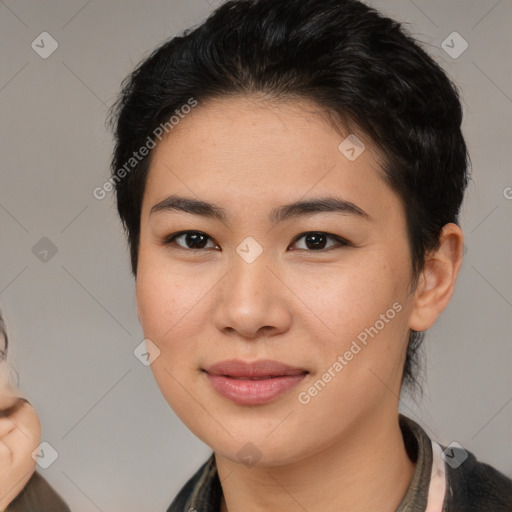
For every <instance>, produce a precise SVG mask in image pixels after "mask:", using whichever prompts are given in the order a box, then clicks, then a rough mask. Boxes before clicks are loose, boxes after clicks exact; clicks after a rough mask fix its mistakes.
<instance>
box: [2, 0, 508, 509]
mask: <svg viewBox="0 0 512 512" xmlns="http://www.w3.org/2000/svg"><path fill="white" fill-rule="evenodd" d="M218 3H219V2H215V3H214V2H213V0H212V1H211V3H207V2H206V1H205V0H166V1H164V0H151V1H146V2H136V1H134V0H130V1H125V2H121V1H120V0H108V1H99V0H90V1H87V0H73V1H66V2H65V1H64V0H51V1H45V2H41V1H39V2H38V1H35V0H8V1H7V2H1V3H0V56H1V66H0V109H1V119H2V122H1V125H0V131H1V132H0V141H1V142H0V144H1V163H0V173H1V174H0V177H1V181H0V230H1V244H0V261H1V264H0V307H1V308H2V310H3V313H4V316H5V318H6V322H7V325H8V329H9V334H10V339H11V341H12V347H11V353H10V358H11V363H12V364H13V365H14V366H15V367H16V369H17V370H18V372H19V375H20V386H21V389H22V390H23V392H25V393H26V394H27V396H28V397H29V398H30V399H31V401H32V402H33V404H34V405H35V407H36V408H37V410H38V412H39V414H40V418H41V421H42V425H43V440H45V441H47V442H49V443H50V444H51V445H52V446H53V447H54V448H55V449H56V450H57V451H58V453H59V457H58V458H57V460H56V461H55V462H54V463H53V464H52V465H51V466H50V467H49V468H48V469H39V471H41V473H42V474H43V475H44V476H45V477H46V478H47V479H48V480H49V481H50V482H51V483H52V485H54V487H55V488H56V489H57V490H58V491H59V492H60V493H61V494H62V496H63V497H64V498H65V499H66V500H67V501H68V503H69V505H70V506H71V508H72V509H73V510H74V511H78V512H80V511H97V510H101V511H105V512H107V511H121V510H123V511H135V510H147V511H149V510H155V511H156V510H165V508H166V507H167V505H168V504H169V503H170V501H171V499H172V498H173V496H174V495H175V493H176V492H177V490H178V489H179V488H180V487H181V485H183V483H184V482H185V481H186V480H187V479H188V477H190V476H191V475H192V473H193V472H194V471H195V470H196V469H197V468H198V467H199V465H200V464H201V463H202V462H203V461H204V460H205V458H206V456H207V455H208V453H209V451H210V450H209V448H208V447H207V446H205V445H204V444H203V443H202V442H200V441H199V440H197V439H196V438H195V437H194V436H193V435H192V434H191V433H190V432H189V431H188V430H187V429H186V428H185V427H184V426H183V425H182V424H181V422H180V421H179V419H177V417H176V416H175V415H174V413H173V412H172V410H171V409H170V408H169V407H168V405H167V403H166V402H165V401H164V399H163V398H162V397H161V395H160V392H159V390H158V388H157V386H156V384H155V383H154V381H153V377H152V374H151V370H150V369H149V368H148V367H145V366H143V365H142V364H141V363H140V362H139V361H138V360H137V359H136V358H135V357H134V355H133V350H134V348H135V347H136V346H137V345H138V344H139V343H140V342H141V341H142V339H143V336H142V330H141V328H140V326H139V325H138V321H137V315H136V309H135V299H134V283H133V280H132V278H131V276H130V273H129V264H128V251H127V250H126V246H125V241H124V238H123V233H122V230H121V226H120V223H119V221H118V219H117V217H116V212H115V207H114V203H113V196H112V194H111V193H110V194H108V196H107V198H105V199H104V200H102V201H99V200H97V199H95V198H94V197H93V195H92V191H93V189H94V188H95V187H98V186H101V185H102V184H103V183H104V182H105V180H106V179H107V178H108V172H109V171H108V166H109V157H110V154H111V150H112V139H111V136H110V134H109V133H108V132H107V130H106V128H105V124H104V122H105V116H106V111H107V108H108V106H110V105H111V104H112V102H113V100H114V98H115V95H116V93H117V92H118V90H119V85H120V82H121V80H122V78H124V77H125V75H126V74H127V73H128V72H129V71H130V69H132V67H133V66H134V65H135V64H136V63H137V62H139V60H140V59H141V58H143V57H145V56H147V55H148V54H149V52H150V51H151V50H152V49H153V48H154V47H155V46H156V45H158V44H159V43H161V42H162V41H163V40H164V39H166V38H168V37H171V36H173V35H175V34H177V33H178V32H179V31H181V30H183V29H185V28H187V27H189V26H191V25H195V24H198V23H199V22H200V21H201V20H202V19H203V18H204V17H205V16H206V15H207V14H208V12H209V11H210V10H211V9H212V7H214V6H216V5H218ZM372 5H374V6H375V7H377V8H379V9H381V10H382V11H383V12H385V13H386V14H388V15H390V16H392V17H395V18H397V19H398V20H400V21H405V22H408V24H409V25H408V27H409V29H410V30H411V32H412V33H413V35H414V36H415V37H417V38H419V39H420V40H421V41H423V42H424V43H425V48H426V49H427V50H428V51H429V52H430V53H431V54H432V55H433V56H434V57H435V58H436V59H437V60H438V61H439V62H440V63H441V64H442V66H443V67H444V68H445V69H446V70H447V72H448V73H449V75H450V76H451V77H452V79H453V80H454V81H455V82H456V83H457V84H458V85H459V86H460V87H461V88H462V91H463V98H464V100H463V101H464V112H465V119H464V125H463V129H464V133H465V135H466V138H467V142H468V146H469V150H470V154H471V158H472V163H473V180H474V181H473V183H472V184H471V185H470V187H469V190H468V195H467V199H466V202H465V204H464V207H463V211H462V219H461V221H462V227H463V229H464V231H465V234H466V237H467V238H466V245H467V254H466V259H465V261H464V265H463V268H462V272H461V275H460V278H459V282H458V286H457V291H456V293H455V296H454V297H453V299H452V302H451V303H450V305H449V307H448V308H447V310H446V311H445V313H444V314H443V315H442V317H441V318H440V320H439V321H438V322H437V324H436V326H435V327H434V328H433V329H432V330H431V331H430V333H429V335H428V337H427V340H426V343H425V347H424V348H425V355H426V357H427V375H426V377H427V379H428V383H427V384H426V385H425V390H426V393H425V397H424V398H423V401H422V402H419V404H418V405H416V404H415V403H414V402H413V401H412V400H410V399H409V398H404V399H403V401H402V411H403V412H404V413H405V414H408V415H409V416H411V417H412V418H413V419H415V420H416V421H419V422H420V423H421V424H422V425H423V426H424V428H425V429H426V430H427V432H428V433H429V434H430V435H431V436H433V437H434V438H435V439H436V440H438V441H439V442H441V443H443V444H448V443H450V442H451V441H456V442H458V443H459V444H461V445H462V446H464V447H465V448H467V449H469V450H471V451H473V452H475V453H476V455H477V456H478V457H479V459H480V460H482V461H485V462H488V463H490V464H492V465H494V466H495V467H496V468H498V469H499V470H501V471H503V472H505V473H506V474H508V475H509V476H512V459H511V456H510V454H511V453H512V439H511V436H510V433H511V432H512V403H511V402H512V377H511V374H512V372H511V370H510V362H511V360H512V358H511V356H512V348H511V344H510V332H511V330H512V329H511V328H512V321H511V318H512V272H511V270H512V269H511V261H512V259H511V258H510V253H511V248H512V247H511V246H512V242H511V237H510V224H511V223H510V221H511V211H512V200H511V199H510V197H512V189H511V188H508V187H512V175H511V172H510V142H511V141H510V126H511V124H512V123H511V122H512V100H511V97H512V80H511V78H512V77H511V65H510V62H511V59H510V48H512V40H511V39H512V36H511V34H512V31H511V30H510V26H511V22H512V3H511V2H510V1H508V0H501V1H497V0H478V1H476V0H474V1H462V0H451V1H449V2H447V1H442V0H434V1H432V0H430V1H427V0H414V1H412V0H411V1H407V0H403V1H400V0H393V1H387V0H386V1H374V2H372ZM43 31H46V32H49V33H50V34H51V36H52V37H53V38H54V39H55V40H56V41H57V42H58V45H59V46H58V49H57V50H56V51H55V52H54V53H53V54H52V55H51V56H50V57H48V58H47V59H43V58H41V57H40V56H39V55H38V54H37V53H36V52H35V51H34V50H33V49H32V48H31V43H32V41H33V40H35V39H36V38H37V36H39V34H41V33H42V32H43ZM454 31H456V32H458V33H459V34H461V36H462V37H463V38H464V39H465V40H466V41H467V42H468V44H469V47H468V49H467V50H466V51H465V52H464V53H463V54H462V55H460V56H459V57H458V58H456V59H454V58H452V57H451V56H449V55H448V54H447V53H446V52H445V51H444V50H443V49H442V47H441V43H442V42H443V40H445V39H446V38H447V36H449V35H450V34H451V33H452V32H454ZM454 44H455V43H454ZM457 44H459V43H457ZM456 49H457V46H456ZM507 196H508V198H507ZM43 237H46V238H48V239H49V240H51V242H52V243H53V244H54V245H55V247H56V248H57V252H56V254H54V255H53V256H52V254H51V252H50V253H49V254H48V256H47V261H46V262H44V261H41V260H40V259H39V258H38V257H36V254H34V252H37V250H34V252H33V247H34V246H36V244H37V243H38V242H39V240H40V239H41V238H43ZM39 243H40V244H41V243H42V244H43V245H44V244H45V243H46V244H48V242H39ZM37 247H39V246H36V248H37ZM39 257H42V255H41V254H39Z"/></svg>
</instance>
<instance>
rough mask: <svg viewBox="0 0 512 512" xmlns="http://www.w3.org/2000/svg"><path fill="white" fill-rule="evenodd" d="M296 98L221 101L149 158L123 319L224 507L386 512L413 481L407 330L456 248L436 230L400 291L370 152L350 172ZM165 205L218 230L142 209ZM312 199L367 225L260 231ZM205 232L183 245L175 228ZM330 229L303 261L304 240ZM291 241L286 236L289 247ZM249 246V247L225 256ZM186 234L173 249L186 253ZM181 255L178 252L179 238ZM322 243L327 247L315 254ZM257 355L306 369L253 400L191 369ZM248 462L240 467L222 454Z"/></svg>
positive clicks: (404, 262) (458, 244)
mask: <svg viewBox="0 0 512 512" xmlns="http://www.w3.org/2000/svg"><path fill="white" fill-rule="evenodd" d="M319 111H320V109H318V108H317V107H316V108H315V106H314V104H312V103H311V102H307V101H306V100H300V101H299V100H294V101H290V102H286V103H284V102H283V101H282V100H281V102H280V103H277V102H268V101H262V100H261V99H260V98H248V97H230V98H222V99H216V100H212V101H209V102H207V103H204V104H200V105H199V106H197V107H196V108H195V109H194V110H193V111H192V112H191V113H190V114H188V115H187V117H186V118H185V119H184V120H182V121H181V122H180V124H179V125H178V126H176V127H174V129H173V131H172V132H171V133H170V134H169V135H168V137H167V138H165V139H164V140H163V141H162V142H161V143H159V145H158V146H157V147H156V148H155V150H154V154H153V159H152V163H151V167H150V171H149V175H148V181H147V184H146V189H145V194H144V199H143V205H142V212H141V236H140V248H139V260H138V271H137V279H136V295H137V310H138V316H139V319H140V322H141V325H142V327H143V330H144V336H145V338H148V339H150V340H151V341H152V342H153V343H154V344H155V345H156V346H157V347H158V348H159V350H160V355H159V357H158V358H156V360H155V361H154V362H153V363H152V370H153V373H154V376H155V378H156V381H157V383H158V385H159V387H160V389H161V391H162V393H163V395H164V397H165V399H166V400H167V402H168V403H169V405H170V406H171V407H172V408H173V410H174V411H175V412H176V414H177V415H178V416H179V417H180V418H181V420H182V421H183V422H184V423H185V425H186V426H187V427H188V428H189V429H190V430H191V431H192V432H193V433H194V434H195V435H196V436H197V437H198V438H200V439H201V440H202V441H204V442H205V443H206V444H207V445H209V446H210V447H211V448H212V449H213V451H214V452H215V459H216V463H217V468H218V472H219V477H220V480H221V484H222V490H223V498H222V505H221V510H222V511H223V512H226V511H229V512H260V511H261V512H262V511H268V510H280V511H282V512H288V511H290V512H291V511H294V512H295V511H296V510H308V511H309V512H316V511H318V512H320V511H322V512H330V511H333V512H334V511H337V512H340V511H350V512H363V511H365V512H366V511H368V510H375V511H379V512H392V511H394V510H395V509H396V507H397V506H398V504H399V503H400V501H401V499H402V498H403V496H404V494H405V492H406V490H407V487H408V485H409V483H410V480H411V478H412V475H413V471H414V463H413V462H411V460H410V459H409V458H408V456H407V453H406V451H405V448H404V444H403V438H402V435H401V432H400V429H399V424H398V402H399V394H400V383H401V376H402V369H403V365H404V361H405V355H406V348H407V340H408V333H409V329H415V330H419V331H422V330H425V329H428V328H429V327H430V326H431V325H432V324H433V323H434V322H435V320H436V318H437V317H438V315H439V314H440V313H441V311H442V310H443V309H444V308H445V306H446V304H447V303H448V301H449V300H450V297H451V295H452V292H453V287H454V284H455V280H456V277H457V273H458V271H459V268H460V265H461V261H462V247H463V236H462V232H461V230H460V229H459V228H458V227H457V226H456V225H453V224H449V225H447V226H446V227H445V229H444V231H443V234H442V240H441V246H440V248H439V250H438V251H436V252H435V253H434V254H431V255H429V259H428V262H427V264H426V266H425V271H424V273H422V275H421V276H420V278H419V280H418V286H417V287H416V289H415V290H414V291H412V288H411V284H412V276H411V260H410V253H409V246H408V239H407V234H406V224H405V216H404V210H403V205H402V203H401V201H400V199H399V197H398V196H397V195H396V193H395V192H393V191H392V190H391V189H390V188H389V187H388V186H386V185H385V183H384V181H383V179H382V177H381V176H380V175H379V163H378V162H379V159H378V155H377V153H376V152H375V151H374V150H373V149H372V147H371V144H370V141H369V140H368V139H367V138H365V137H364V135H363V134H360V133H358V134H357V136H358V137H359V138H360V139H361V140H363V141H364V143H365V144H366V150H365V151H364V152H363V153H362V154H361V155H360V156H359V157H358V158H357V159H356V160H354V161H349V159H347V158H346V157H345V156H344V155H343V154H342V153H341V152H340V151H339V150H338V145H339V144H340V142H341V141H342V140H343V139H344V138H345V137H346V136H347V135H348V132H347V133H345V134H344V136H342V135H340V133H339V131H337V130H335V129H334V128H333V126H332V125H331V124H329V123H328V122H327V121H326V118H325V117H324V116H322V115H321V114H320V113H319ZM171 194H173V195H179V196H184V197H187V198H191V199H195V200H201V201H207V202H209V203H214V204H215V205H217V206H219V207H221V208H223V209H224V210H225V213H226V219H225V220H224V221H223V222H222V221H220V220H218V219H216V218H214V217H206V216H204V215H198V214H193V213H189V212H183V211H176V210H169V209H168V210H160V211H155V212H153V213H150V212H151V209H152V207H153V206H154V205H156V204H157V203H159V202H160V201H162V200H164V199H165V198H166V197H168V196H170V195H171ZM327 195H330V196H336V197H341V198H343V199H344V200H345V201H350V202H351V203H353V204H354V205H356V206H357V207H358V208H359V209H360V210H362V211H364V212H365V214H366V215H358V214H354V213H351V212H346V211H345V212H342V213H340V212H325V211H324V212H320V213H319V212H315V213H307V214H305V215H302V216H298V217H297V216H295V217H293V216H292V217H289V218H287V219H285V220H283V221H282V222H279V223H276V224H274V223H272V222H271V220H270V219H269V213H270V211H271V210H272V209H274V208H277V207H280V206H282V205H285V204H289V203H292V202H296V201H299V200H301V201H305V200H311V199H313V198H320V197H325V196H327ZM187 230H190V231H200V232H201V233H204V234H206V235H207V237H208V238H206V240H205V241H204V245H203V246H201V247H203V248H200V249H196V250H195V251H194V250H193V249H191V248H190V247H191V245H190V239H187V237H186V236H181V237H179V238H178V239H175V241H174V242H173V243H172V244H169V245H165V244H164V243H163V241H164V239H165V238H166V237H168V236H169V235H171V234H174V233H177V232H179V231H187ZM308 232H314V233H319V232H320V233H324V234H326V235H336V236H338V237H341V238H343V239H346V240H348V241H349V245H340V244H339V243H338V242H337V241H336V239H332V238H326V239H325V240H324V242H325V243H324V245H323V246H321V248H319V249H317V248H316V247H317V246H315V243H314V241H313V244H311V240H310V239H309V240H310V243H308V240H307V237H306V236H301V235H304V233H308ZM299 236H300V238H299ZM246 237H253V238H254V239H255V240H256V241H257V243H258V244H259V246H260V247H261V248H262V251H263V252H262V253H261V254H260V255H259V256H258V257H257V258H256V259H255V261H253V262H252V263H250V264H249V263H248V262H247V261H246V260H245V259H243V258H242V257H241V256H240V255H239V254H238V253H237V251H236V248H237V246H239V245H240V244H241V242H242V241H244V239H245V238H246ZM187 240H189V243H188V245H187ZM192 243H193V240H192ZM331 247H332V249H331ZM396 303H398V304H399V305H401V309H400V312H397V313H396V315H393V319H392V320H389V321H388V322H386V323H385V325H384V327H383V328H382V329H380V330H379V332H378V334H377V335H376V336H375V337H374V338H369V341H368V343H367V345H366V346H364V347H363V348H362V350H361V351H360V352H359V353H358V354H357V355H356V356H354V358H353V359H352V360H351V361H349V362H348V364H347V365H346V366H345V367H344V368H343V370H342V371H340V372H339V373H337V374H336V376H335V377H334V378H332V379H331V381H330V382H329V383H328V384H327V385H326V386H325V388H324V389H322V390H321V391H320V392H319V393H318V394H317V395H316V396H314V397H313V398H311V400H310V401H309V402H308V403H307V404H304V403H301V402H299V400H298V396H299V393H301V392H307V391H308V389H310V388H311V386H312V385H313V384H314V383H315V382H316V381H318V379H319V378H321V377H322V375H323V374H324V373H325V372H326V371H328V368H329V367H332V366H333V363H334V362H335V361H336V360H337V357H338V356H339V355H343V354H344V353H345V352H346V351H347V350H348V349H349V347H350V345H351V343H352V342H353V340H356V339H357V336H358V334H360V333H361V332H362V331H364V330H365V328H369V327H371V326H374V325H376V321H377V320H379V318H381V315H382V314H384V313H386V311H388V310H389V309H390V308H392V306H393V304H396ZM232 358H237V359H243V360H245V361H256V360H259V359H273V360H276V361H279V362H283V363H285V364H288V365H291V366H293V367H300V368H305V369H307V371H308V372H309V373H308V374H307V375H306V377H305V378H304V380H303V382H301V384H300V385H299V387H298V388H294V389H292V390H290V391H289V392H286V393H285V394H283V395H281V396H279V397H278V398H277V399H275V400H273V401H271V402H270V403H265V404H262V405H255V406H247V405H238V404H236V403H233V402H232V401H230V400H228V399H226V398H225V397H223V396H220V395H219V394H218V393H217V392H216V391H215V390H214V389H213V388H212V387H211V385H210V384H209V381H208V379H207V378H206V374H205V372H204V371H203V369H204V368H205V367H206V366H208V365H211V364H213V363H217V362H219V361H223V360H226V359H232ZM247 443H252V445H254V446H255V447H256V448H257V450H258V453H259V456H260V458H259V460H258V462H257V463H256V464H255V465H251V466H249V465H246V464H244V463H242V461H241V460H240V458H239V457H238V455H237V453H238V451H239V450H240V449H241V448H242V447H244V446H245V445H246V444H247Z"/></svg>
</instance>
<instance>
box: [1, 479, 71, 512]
mask: <svg viewBox="0 0 512 512" xmlns="http://www.w3.org/2000/svg"><path fill="white" fill-rule="evenodd" d="M5 512H70V509H69V507H68V506H67V505H66V503H65V502H64V501H63V499H62V498H61V497H60V496H59V495H58V494H57V492H56V491H55V490H54V489H53V488H52V487H51V486H50V484H49V483H48V482H47V481H46V480H45V479H44V478H43V477H42V476H41V475H40V474H39V473H38V472H37V471H35V472H34V473H33V474H32V476H31V477H30V480H29V481H28V482H27V484H26V485H25V487H24V488H23V490H22V491H21V492H20V494H18V496H16V498H14V500H13V501H11V503H10V504H9V506H8V507H7V508H6V509H5Z"/></svg>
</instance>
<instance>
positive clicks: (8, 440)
mask: <svg viewBox="0 0 512 512" xmlns="http://www.w3.org/2000/svg"><path fill="white" fill-rule="evenodd" d="M40 442H41V423H40V422H39V418H38V416H37V413H36V411H35V409H34V408H33V407H32V405H30V404H29V403H28V402H27V401H26V400H25V399H23V398H21V396H20V395H19V394H18V393H17V392H16V391H15V390H13V389H12V388H10V387H5V386H4V387H3V388H0V510H4V509H6V508H7V505H9V503H11V501H13V500H14V498H15V497H16V496H17V495H18V494H19V493H20V492H21V490H22V489H23V487H24V486H25V485H26V483H27V482H28V480H29V479H30V477H31V476H32V474H33V473H34V470H35V467H36V462H35V461H34V459H32V457H31V454H32V452H33V451H34V450H35V449H36V448H37V446H39V443H40Z"/></svg>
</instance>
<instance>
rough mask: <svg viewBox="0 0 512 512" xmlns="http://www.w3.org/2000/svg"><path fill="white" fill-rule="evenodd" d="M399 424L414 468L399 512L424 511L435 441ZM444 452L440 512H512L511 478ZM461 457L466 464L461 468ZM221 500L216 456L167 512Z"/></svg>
mask: <svg viewBox="0 0 512 512" xmlns="http://www.w3.org/2000/svg"><path fill="white" fill-rule="evenodd" d="M399 423H400V428H401V430H402V435H403V437H404V444H405V446H406V449H407V453H408V455H409V457H410V458H411V460H412V461H413V462H415V463H416V466H415V470H414V474H413V477H412V480H411V483H410V484H409V488H408V489H407V491H406V494H405V496H404V498H403V499H402V501H401V503H400V505H399V506H398V508H397V509H396V512H425V510H426V507H427V500H428V493H429V488H430V485H431V475H432V465H433V460H434V454H433V450H432V441H431V439H430V438H429V437H428V435H427V433H426V432H425V431H424V430H423V429H422V428H421V427H420V426H419V425H418V424H417V423H415V422H414V421H412V420H411V419H410V418H407V417H406V416H403V415H400V416H399ZM441 449H442V450H444V451H445V455H444V457H443V460H444V461H445V462H441V464H444V472H445V488H446V491H445V495H444V501H443V506H442V512H512V480H510V479H509V478H507V477H506V476H505V475H503V474H502V473H500V472H499V471H497V470H496V469H494V468H493V467H491V466H489V465H488V464H484V463H482V462H478V461H477V459H476V458H475V456H474V455H473V454H472V453H471V452H467V451H465V450H460V449H458V448H449V447H445V446H441ZM457 459H458V461H461V460H462V459H464V460H463V462H462V463H460V464H459V463H458V461H457ZM439 460H441V459H439ZM436 467H437V466H436ZM221 497H222V488H221V486H220V481H219V477H218V474H217V468H216V465H215V457H214V454H213V453H212V455H211V456H210V458H209V459H208V460H207V461H206V462H205V463H204V464H203V465H202V466H201V467H200V468H199V470H198V471H197V472H196V473H195V474H194V476H192V478H190V480H189V481H188V482H187V483H186V484H185V485H184V487H183V488H182V489H181V490H180V492H179V493H178V495H177V496H176V497H175V499H174V501H173V502H172V503H171V505H170V506H169V508H168V509H167V512H190V511H191V510H194V511H197V512H219V511H220V502H221ZM375 512H377V511H375ZM440 512H441V511H440Z"/></svg>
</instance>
